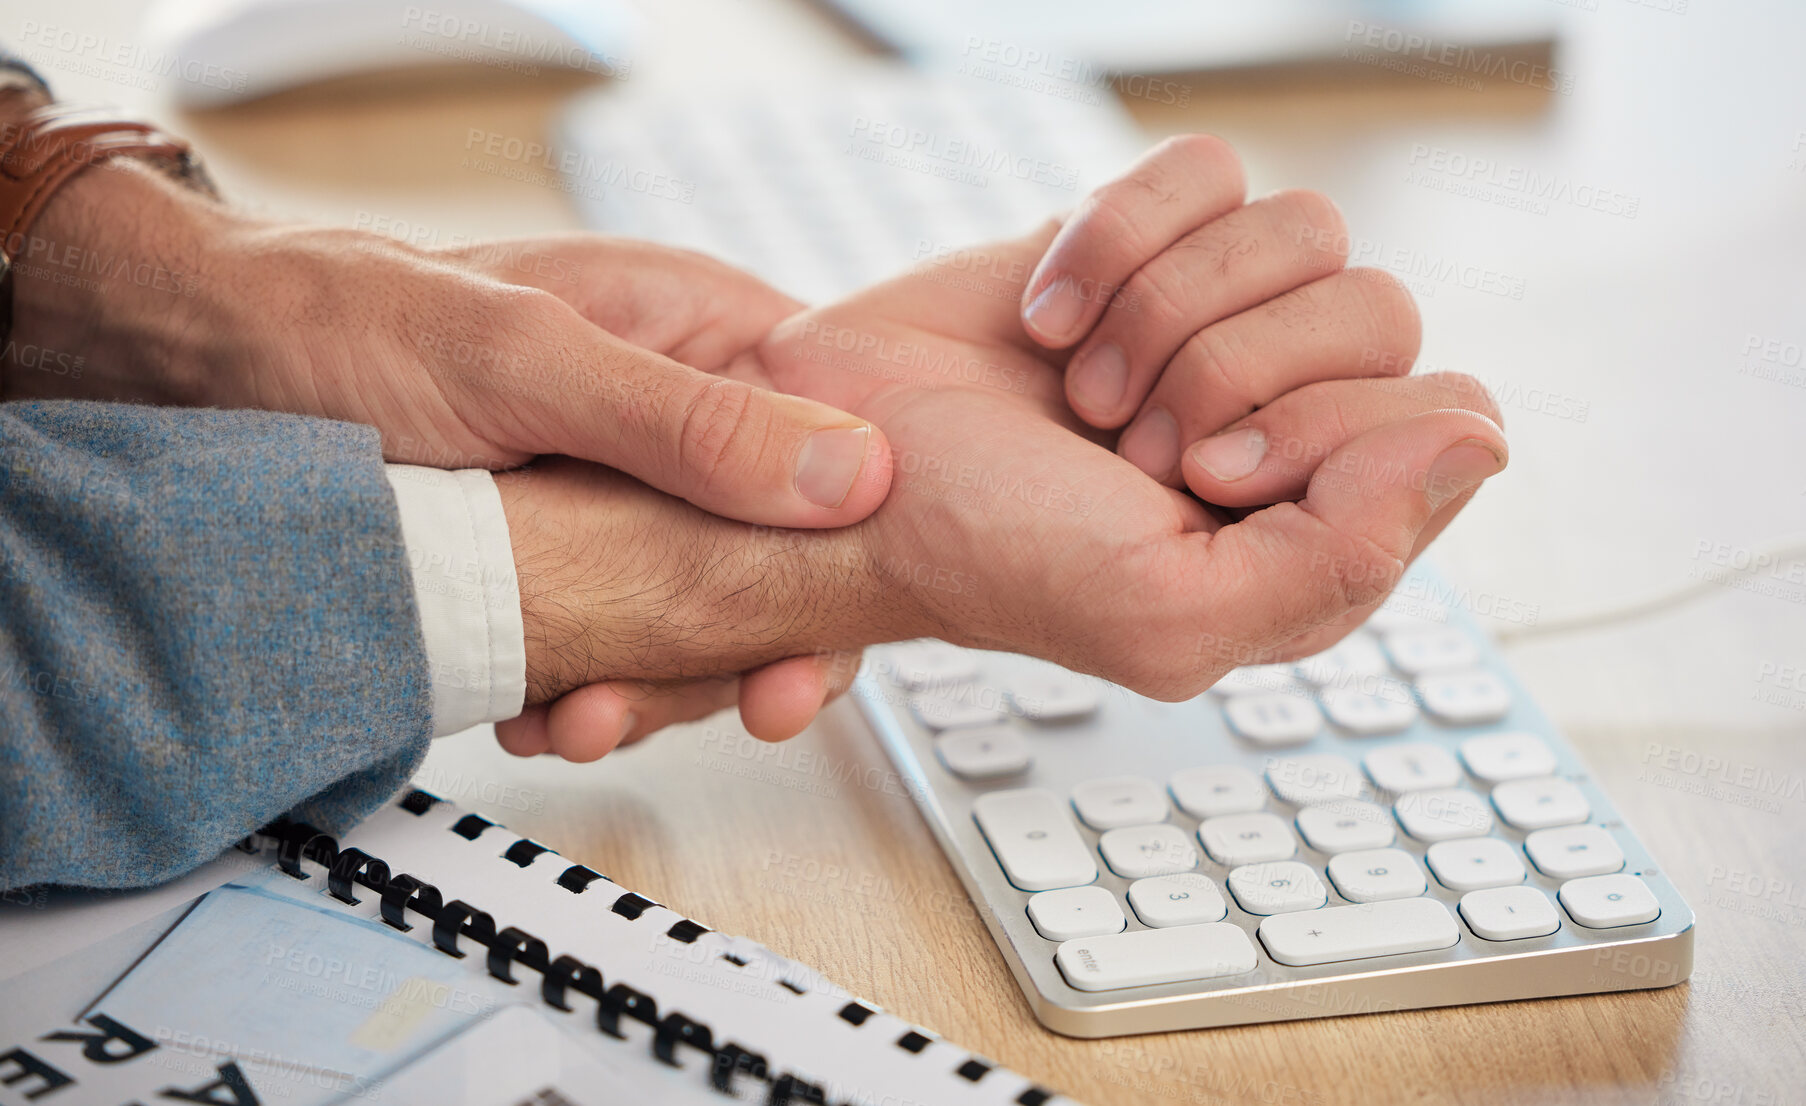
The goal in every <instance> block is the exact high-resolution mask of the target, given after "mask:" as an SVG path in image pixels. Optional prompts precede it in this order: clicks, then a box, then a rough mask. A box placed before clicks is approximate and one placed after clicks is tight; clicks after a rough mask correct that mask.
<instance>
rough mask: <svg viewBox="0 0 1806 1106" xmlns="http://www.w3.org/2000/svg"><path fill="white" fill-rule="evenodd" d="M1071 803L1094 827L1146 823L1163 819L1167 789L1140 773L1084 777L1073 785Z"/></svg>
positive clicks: (1165, 809) (1107, 827) (1164, 819)
mask: <svg viewBox="0 0 1806 1106" xmlns="http://www.w3.org/2000/svg"><path fill="white" fill-rule="evenodd" d="M1072 805H1073V806H1074V807H1075V808H1077V810H1078V812H1079V817H1080V818H1082V819H1084V820H1085V824H1086V825H1088V826H1090V827H1091V828H1092V829H1094V830H1113V829H1119V828H1121V827H1123V826H1148V825H1152V824H1154V823H1155V822H1164V821H1166V815H1167V810H1168V807H1167V805H1166V793H1165V792H1163V791H1161V790H1160V785H1158V784H1156V783H1154V782H1153V781H1152V780H1145V779H1142V778H1141V777H1140V776H1111V777H1110V778H1108V779H1102V780H1086V781H1085V782H1084V783H1081V784H1079V785H1078V786H1077V787H1074V788H1073V789H1072Z"/></svg>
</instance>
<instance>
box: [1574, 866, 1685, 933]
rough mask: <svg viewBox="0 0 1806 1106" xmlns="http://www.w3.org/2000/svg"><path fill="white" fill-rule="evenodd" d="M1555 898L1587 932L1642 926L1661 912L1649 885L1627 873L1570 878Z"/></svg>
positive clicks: (1653, 919)
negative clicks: (1590, 930)
mask: <svg viewBox="0 0 1806 1106" xmlns="http://www.w3.org/2000/svg"><path fill="white" fill-rule="evenodd" d="M1558 897H1559V898H1560V899H1561V905H1562V908H1563V909H1564V910H1566V911H1567V912H1568V917H1570V918H1572V919H1574V920H1575V921H1576V922H1578V923H1580V924H1581V925H1583V926H1586V927H1587V928H1588V929H1615V928H1617V927H1618V926H1634V925H1641V924H1643V923H1644V922H1653V921H1655V920H1656V918H1657V917H1658V916H1660V915H1661V913H1662V908H1661V906H1660V905H1659V904H1658V903H1657V902H1656V897H1655V894H1654V893H1653V892H1651V891H1650V890H1649V887H1648V885H1646V884H1645V883H1644V882H1643V881H1642V880H1640V879H1638V878H1637V877H1636V876H1633V875H1630V874H1629V873H1627V872H1620V873H1619V874H1617V875H1615V876H1587V877H1585V878H1583V879H1571V880H1569V881H1568V882H1566V883H1564V884H1562V885H1561V891H1560V892H1559V893H1558Z"/></svg>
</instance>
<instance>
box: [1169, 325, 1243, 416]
mask: <svg viewBox="0 0 1806 1106" xmlns="http://www.w3.org/2000/svg"><path fill="white" fill-rule="evenodd" d="M1180 356H1181V357H1182V358H1183V359H1184V364H1185V368H1186V373H1185V377H1186V378H1187V379H1186V380H1185V383H1186V385H1187V387H1188V388H1189V389H1190V390H1192V391H1193V394H1195V395H1197V396H1200V397H1201V396H1210V397H1212V399H1223V398H1227V399H1233V400H1234V401H1235V402H1236V404H1237V405H1239V406H1242V407H1248V408H1252V407H1253V406H1254V401H1253V398H1252V392H1251V390H1250V381H1249V368H1248V364H1249V362H1248V351H1247V350H1246V348H1245V347H1244V346H1243V344H1242V340H1241V338H1240V337H1239V336H1238V335H1237V334H1236V333H1235V331H1234V329H1233V328H1231V327H1222V326H1210V327H1205V328H1204V329H1203V330H1200V331H1198V332H1197V333H1196V334H1194V335H1192V336H1191V337H1190V338H1188V339H1187V340H1186V342H1185V346H1184V348H1183V349H1182V350H1181V352H1180Z"/></svg>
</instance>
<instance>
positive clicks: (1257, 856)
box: [1198, 812, 1298, 868]
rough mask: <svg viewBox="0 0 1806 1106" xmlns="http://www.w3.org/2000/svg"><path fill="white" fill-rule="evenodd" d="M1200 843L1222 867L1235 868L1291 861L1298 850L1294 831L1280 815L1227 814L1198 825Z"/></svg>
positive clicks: (1263, 813) (1262, 813)
mask: <svg viewBox="0 0 1806 1106" xmlns="http://www.w3.org/2000/svg"><path fill="white" fill-rule="evenodd" d="M1198 840H1199V841H1200V842H1202V843H1203V845H1204V851H1205V852H1207V853H1209V854H1210V858H1211V859H1212V860H1214V861H1216V862H1217V863H1218V864H1221V865H1224V866H1225V867H1230V868H1233V867H1235V866H1236V865H1238V864H1257V863H1259V862H1261V861H1263V860H1288V859H1290V858H1291V856H1292V854H1294V853H1296V852H1297V851H1298V839H1297V838H1295V837H1293V836H1292V828H1291V827H1290V826H1288V825H1286V824H1285V821H1284V819H1282V818H1280V817H1279V816H1278V815H1276V814H1267V813H1265V812H1261V813H1257V814H1226V815H1224V816H1223V817H1221V818H1208V819H1206V820H1205V821H1204V822H1202V823H1201V824H1199V826H1198Z"/></svg>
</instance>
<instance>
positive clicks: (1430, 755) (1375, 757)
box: [1361, 741, 1461, 795]
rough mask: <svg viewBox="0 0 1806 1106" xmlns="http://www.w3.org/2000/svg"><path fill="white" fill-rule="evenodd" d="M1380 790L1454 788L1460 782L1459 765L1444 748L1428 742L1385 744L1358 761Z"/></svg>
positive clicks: (1401, 791)
mask: <svg viewBox="0 0 1806 1106" xmlns="http://www.w3.org/2000/svg"><path fill="white" fill-rule="evenodd" d="M1361 763H1362V764H1364V765H1365V766H1366V767H1367V775H1368V776H1369V777H1370V778H1371V779H1372V780H1373V782H1374V786H1376V787H1378V788H1379V789H1380V790H1381V791H1391V792H1393V793H1395V794H1401V795H1402V794H1403V793H1405V792H1407V791H1428V790H1429V789H1431V788H1434V787H1453V786H1455V785H1456V784H1458V783H1460V782H1461V766H1460V765H1459V764H1456V763H1455V758H1454V756H1453V755H1451V754H1450V753H1449V751H1448V750H1447V749H1444V748H1442V747H1441V746H1440V745H1431V744H1430V743H1429V742H1427V741H1412V742H1407V743H1406V744H1403V745H1387V746H1386V747H1384V748H1381V749H1375V750H1374V751H1373V752H1371V753H1368V754H1367V759H1365V760H1363V761H1362V762H1361Z"/></svg>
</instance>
